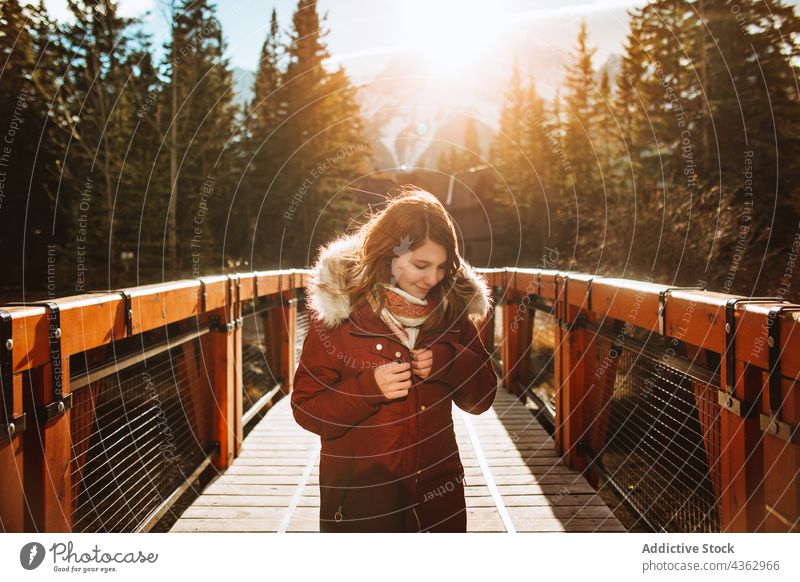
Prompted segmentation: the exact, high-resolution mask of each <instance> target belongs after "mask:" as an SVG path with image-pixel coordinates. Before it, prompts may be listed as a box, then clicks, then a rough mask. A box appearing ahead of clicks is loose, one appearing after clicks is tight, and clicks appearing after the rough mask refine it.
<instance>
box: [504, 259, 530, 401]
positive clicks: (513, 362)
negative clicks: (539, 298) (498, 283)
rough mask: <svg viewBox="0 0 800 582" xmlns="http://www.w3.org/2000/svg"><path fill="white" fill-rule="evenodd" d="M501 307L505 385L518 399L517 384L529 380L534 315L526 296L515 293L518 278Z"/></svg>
mask: <svg viewBox="0 0 800 582" xmlns="http://www.w3.org/2000/svg"><path fill="white" fill-rule="evenodd" d="M506 297H507V299H506V300H505V301H503V303H502V309H503V344H502V357H503V385H504V386H505V388H506V390H507V391H509V392H511V393H512V394H515V395H517V396H519V395H520V394H521V390H520V387H519V386H518V384H517V380H518V379H519V380H521V381H522V382H523V383H527V381H528V380H529V373H528V371H529V369H530V354H531V348H532V331H533V325H532V314H531V310H530V309H528V306H527V303H526V302H524V301H523V295H522V293H520V292H519V291H518V290H517V289H516V277H515V276H513V274H512V283H511V285H510V286H509V288H508V292H507V293H506Z"/></svg>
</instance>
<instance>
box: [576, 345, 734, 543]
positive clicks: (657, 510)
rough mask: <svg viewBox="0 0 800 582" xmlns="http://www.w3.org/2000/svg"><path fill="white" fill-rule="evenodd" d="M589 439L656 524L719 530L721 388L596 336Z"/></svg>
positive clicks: (620, 485)
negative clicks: (717, 391)
mask: <svg viewBox="0 0 800 582" xmlns="http://www.w3.org/2000/svg"><path fill="white" fill-rule="evenodd" d="M594 357H595V369H596V374H595V383H594V385H593V387H592V392H591V397H590V399H589V400H590V402H589V405H588V408H587V415H588V416H587V419H591V420H590V421H589V423H590V424H589V426H588V429H589V432H588V434H589V439H588V440H589V444H590V448H591V449H592V450H593V451H594V453H595V454H597V459H598V460H599V462H600V463H601V464H602V466H603V467H604V469H605V471H606V472H607V473H608V474H609V475H610V478H611V480H612V482H613V483H614V484H615V485H616V486H617V488H618V489H619V490H620V491H622V492H624V493H625V494H626V495H627V496H628V498H629V500H630V502H631V503H632V504H633V505H634V506H635V507H636V509H637V510H638V511H639V513H640V514H641V515H642V516H643V517H645V519H646V520H647V521H648V522H649V523H650V524H651V525H652V526H654V527H656V528H660V529H662V530H663V531H667V532H694V531H701V532H716V531H719V518H718V512H717V499H718V498H719V494H720V483H721V479H720V467H719V455H720V428H719V418H720V407H719V405H718V404H717V403H716V390H715V389H714V387H713V386H712V385H710V384H708V383H707V382H705V381H703V380H701V379H700V378H702V377H703V375H698V377H693V376H692V375H690V374H688V373H685V372H682V371H680V370H679V369H677V368H676V367H674V366H671V365H670V361H669V358H666V357H663V358H657V357H654V356H653V354H652V352H651V351H648V353H644V352H643V351H642V350H639V349H635V348H634V346H632V345H619V344H617V345H614V344H613V343H612V342H611V341H610V340H609V339H606V338H603V337H600V336H598V337H597V338H596V341H595V354H594Z"/></svg>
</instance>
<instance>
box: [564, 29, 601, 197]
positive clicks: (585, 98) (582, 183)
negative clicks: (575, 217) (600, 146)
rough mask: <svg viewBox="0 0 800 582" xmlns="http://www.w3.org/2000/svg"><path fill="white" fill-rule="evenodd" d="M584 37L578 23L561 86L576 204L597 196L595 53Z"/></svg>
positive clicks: (586, 36)
mask: <svg viewBox="0 0 800 582" xmlns="http://www.w3.org/2000/svg"><path fill="white" fill-rule="evenodd" d="M588 36H589V35H588V32H587V30H586V22H582V23H581V27H580V31H579V32H578V41H577V48H576V51H575V53H574V54H573V56H572V62H571V63H570V65H569V66H568V68H567V78H566V81H565V83H564V85H565V88H566V90H567V96H566V105H567V123H566V127H565V131H564V147H565V149H566V152H567V155H568V156H569V160H570V166H571V179H572V182H573V184H574V187H575V190H576V194H577V197H578V202H579V204H584V203H585V204H593V203H596V202H597V201H598V199H599V197H600V196H601V192H599V189H598V183H599V172H598V167H597V159H596V154H595V151H594V147H595V144H594V143H592V135H593V130H594V119H593V113H594V110H595V101H596V100H597V88H596V86H595V82H594V68H593V66H592V57H593V56H594V53H595V51H596V49H594V48H590V47H589V44H588Z"/></svg>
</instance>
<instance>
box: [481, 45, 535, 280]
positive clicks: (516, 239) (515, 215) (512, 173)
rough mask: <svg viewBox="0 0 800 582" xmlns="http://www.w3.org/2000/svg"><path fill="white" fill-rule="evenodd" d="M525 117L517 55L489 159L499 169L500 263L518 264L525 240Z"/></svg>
mask: <svg viewBox="0 0 800 582" xmlns="http://www.w3.org/2000/svg"><path fill="white" fill-rule="evenodd" d="M524 116H525V88H524V86H523V82H522V73H521V71H520V68H519V63H518V62H517V60H516V58H515V59H514V63H513V64H512V67H511V77H510V79H509V83H508V87H507V89H506V91H505V96H504V101H503V104H502V105H501V108H500V126H499V130H498V132H497V134H496V135H495V138H494V140H493V141H492V144H491V148H490V153H489V159H490V160H491V163H492V165H493V167H494V168H495V172H496V176H497V178H496V182H495V189H494V200H493V201H492V202H491V203H490V204H489V205H488V206H489V207H490V208H493V209H494V210H493V214H494V215H493V216H491V217H490V223H491V224H492V228H493V231H494V232H495V233H498V234H497V239H496V241H494V247H495V249H496V250H497V261H498V264H517V263H518V262H519V256H520V254H519V253H520V249H521V248H522V246H523V244H524V242H523V232H522V228H523V220H524V219H523V217H524V216H525V215H526V214H527V213H526V211H525V207H526V202H525V201H526V200H529V199H530V194H529V193H527V188H528V187H529V185H530V183H529V180H528V178H527V176H528V175H529V167H528V163H527V160H526V157H525V153H524V149H523V140H522V132H523V127H522V125H523V119H524Z"/></svg>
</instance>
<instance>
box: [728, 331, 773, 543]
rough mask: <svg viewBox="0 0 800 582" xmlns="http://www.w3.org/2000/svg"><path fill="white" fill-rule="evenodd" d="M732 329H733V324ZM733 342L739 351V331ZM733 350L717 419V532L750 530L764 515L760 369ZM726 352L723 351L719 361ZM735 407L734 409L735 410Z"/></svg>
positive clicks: (742, 342)
mask: <svg viewBox="0 0 800 582" xmlns="http://www.w3.org/2000/svg"><path fill="white" fill-rule="evenodd" d="M732 331H734V332H735V331H736V327H735V326H734V329H733V330H732ZM739 335H740V337H739V338H737V339H738V341H737V342H736V343H737V344H738V345H739V346H741V347H740V349H741V350H742V351H744V348H745V347H746V343H745V341H744V338H743V337H741V336H742V335H743V334H739ZM735 351H736V350H735V348H734V349H733V357H734V369H733V371H734V373H733V379H732V383H733V394H732V396H733V402H738V404H739V406H734V405H732V404H730V403H728V405H727V406H725V405H724V404H723V408H722V409H721V412H720V414H721V418H720V444H721V446H720V461H719V462H720V476H721V481H722V491H721V492H720V498H719V520H720V531H723V532H753V531H756V529H755V528H756V527H757V526H758V524H759V522H760V521H761V519H762V517H763V514H764V510H763V508H764V493H763V487H762V486H761V478H762V475H763V469H764V459H763V451H762V447H761V444H760V441H761V438H762V436H763V433H762V432H761V430H760V429H759V424H758V414H757V410H752V408H751V406H752V405H753V404H754V403H757V402H758V399H759V396H760V393H761V391H762V388H763V385H764V381H763V379H762V375H763V374H762V370H761V369H759V368H757V367H755V366H752V365H750V364H747V363H746V362H743V361H741V360H740V359H738V358H736V354H735ZM727 356H728V354H727V353H723V361H725V358H727ZM720 383H721V386H720V391H721V392H725V391H726V390H727V389H726V386H727V385H728V367H727V366H725V365H722V366H720ZM736 409H739V410H738V412H735V410H736Z"/></svg>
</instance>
